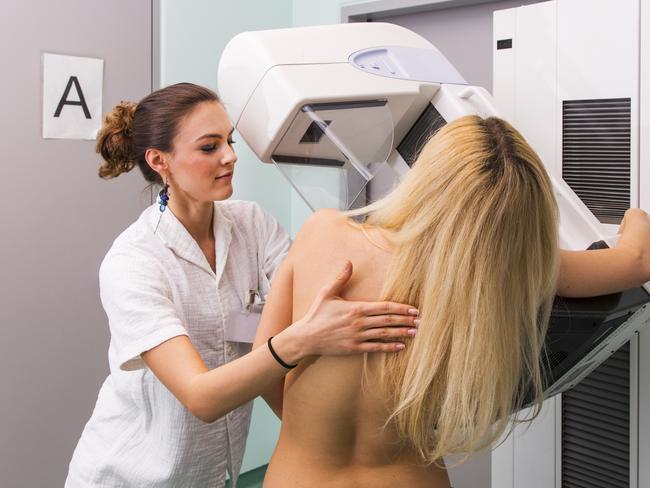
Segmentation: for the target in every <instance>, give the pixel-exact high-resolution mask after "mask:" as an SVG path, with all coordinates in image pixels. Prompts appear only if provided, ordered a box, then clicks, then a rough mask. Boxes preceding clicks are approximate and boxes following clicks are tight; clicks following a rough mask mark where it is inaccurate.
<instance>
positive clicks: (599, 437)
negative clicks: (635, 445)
mask: <svg viewBox="0 0 650 488" xmlns="http://www.w3.org/2000/svg"><path fill="white" fill-rule="evenodd" d="M629 486H630V345H629V343H627V344H625V345H624V346H623V347H621V348H620V349H619V350H618V351H617V352H616V353H615V354H614V355H613V356H612V357H610V358H609V359H608V360H607V361H605V362H604V363H603V364H601V365H600V366H599V367H598V368H596V369H595V370H594V371H593V372H592V373H591V374H590V375H589V376H587V377H586V378H585V379H583V380H582V381H581V382H580V383H579V384H578V385H576V386H575V387H573V388H572V389H571V390H569V391H566V392H565V393H563V394H562V488H584V487H589V488H627V487H629Z"/></svg>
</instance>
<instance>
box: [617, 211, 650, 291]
mask: <svg viewBox="0 0 650 488" xmlns="http://www.w3.org/2000/svg"><path fill="white" fill-rule="evenodd" d="M618 232H619V234H621V237H620V238H619V239H618V244H616V247H618V248H625V249H628V250H629V251H630V252H632V253H634V254H635V255H638V259H639V263H640V264H639V271H640V272H641V273H642V275H643V276H642V280H643V281H650V216H649V215H648V214H647V213H646V212H644V211H643V210H641V209H640V208H631V209H629V210H628V211H627V212H625V216H624V217H623V220H622V221H621V226H620V227H619V230H618Z"/></svg>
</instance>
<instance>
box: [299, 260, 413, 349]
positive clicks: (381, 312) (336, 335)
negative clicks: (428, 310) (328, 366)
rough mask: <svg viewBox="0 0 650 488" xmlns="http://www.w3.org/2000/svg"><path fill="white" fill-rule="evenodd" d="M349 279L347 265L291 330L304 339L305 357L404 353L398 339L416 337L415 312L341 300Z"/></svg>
mask: <svg viewBox="0 0 650 488" xmlns="http://www.w3.org/2000/svg"><path fill="white" fill-rule="evenodd" d="M351 276H352V263H350V262H349V261H348V262H347V263H346V264H345V266H344V268H343V269H342V270H341V272H340V273H339V275H338V276H337V277H336V279H335V281H334V282H332V283H330V284H329V285H327V286H325V287H323V288H322V289H321V291H320V293H319V294H318V296H317V297H316V299H315V300H314V302H313V303H312V306H311V308H310V309H309V311H308V312H307V313H306V314H305V316H304V317H303V318H302V319H301V320H299V321H298V322H296V323H295V324H293V325H292V326H291V327H290V329H292V332H294V333H296V334H299V335H301V336H303V338H304V339H306V340H303V341H300V342H301V343H302V344H304V346H305V347H306V348H308V349H307V350H305V351H304V353H305V355H308V356H311V355H328V356H337V355H349V354H360V353H364V352H380V351H382V352H396V351H401V350H402V349H404V344H403V342H401V340H400V339H404V338H407V337H413V336H414V335H415V332H416V328H417V325H418V323H419V321H418V319H417V314H418V311H417V310H416V309H415V308H414V307H412V306H410V305H403V304H400V303H394V302H352V301H345V300H343V299H342V298H340V294H341V293H342V291H343V288H344V286H345V284H346V283H347V282H348V281H349V279H350V277H351ZM287 332H288V330H287Z"/></svg>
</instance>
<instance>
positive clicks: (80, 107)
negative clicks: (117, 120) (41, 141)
mask: <svg viewBox="0 0 650 488" xmlns="http://www.w3.org/2000/svg"><path fill="white" fill-rule="evenodd" d="M103 79H104V60H103V59H94V58H80V57H77V56H62V55H59V54H47V53H44V54H43V138H45V139H95V136H96V135H97V131H98V130H99V128H100V127H101V122H102V84H103Z"/></svg>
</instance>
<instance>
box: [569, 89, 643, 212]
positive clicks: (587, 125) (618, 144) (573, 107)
mask: <svg viewBox="0 0 650 488" xmlns="http://www.w3.org/2000/svg"><path fill="white" fill-rule="evenodd" d="M630 106H631V105H630V99H629V98H609V99H600V100H565V101H563V103H562V177H563V178H564V180H565V181H566V182H567V183H568V185H569V186H570V187H571V188H572V189H573V191H574V192H576V194H577V195H578V197H580V199H581V200H582V201H583V202H584V203H585V205H586V206H587V207H588V208H589V209H590V210H591V211H592V212H593V214H594V215H595V216H596V217H597V218H598V219H599V220H600V221H601V222H603V223H607V224H618V223H619V222H620V220H621V219H622V218H623V214H624V213H625V210H627V209H628V208H629V206H630V132H631V127H630V110H631V109H630Z"/></svg>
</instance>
